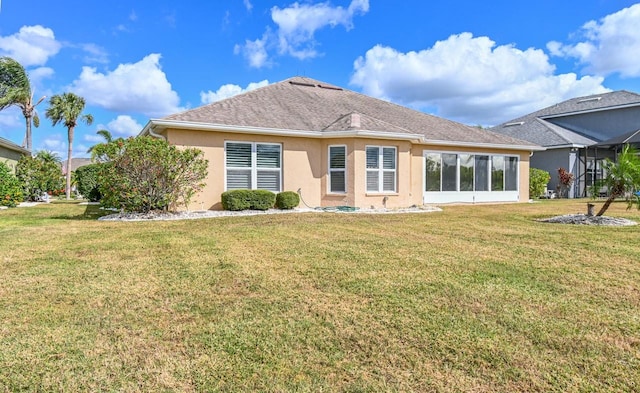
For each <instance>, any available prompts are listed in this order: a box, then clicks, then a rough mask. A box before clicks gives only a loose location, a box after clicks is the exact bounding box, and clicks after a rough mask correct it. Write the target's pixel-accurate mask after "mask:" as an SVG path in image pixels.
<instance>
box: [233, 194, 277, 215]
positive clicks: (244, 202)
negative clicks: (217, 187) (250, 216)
mask: <svg viewBox="0 0 640 393" xmlns="http://www.w3.org/2000/svg"><path fill="white" fill-rule="evenodd" d="M275 202H276V194H274V193H273V192H271V191H267V190H231V191H225V192H223V193H222V208H223V209H224V210H232V211H239V210H247V209H251V210H268V209H270V208H272V207H273V205H274V204H275Z"/></svg>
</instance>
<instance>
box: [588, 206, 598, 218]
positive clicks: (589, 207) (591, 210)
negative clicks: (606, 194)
mask: <svg viewBox="0 0 640 393" xmlns="http://www.w3.org/2000/svg"><path fill="white" fill-rule="evenodd" d="M595 207H596V205H594V204H593V203H587V216H589V217H593V211H594V210H595Z"/></svg>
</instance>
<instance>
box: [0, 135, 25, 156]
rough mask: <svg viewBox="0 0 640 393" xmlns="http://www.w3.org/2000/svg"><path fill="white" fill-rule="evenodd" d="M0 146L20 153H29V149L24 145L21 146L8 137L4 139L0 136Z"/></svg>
mask: <svg viewBox="0 0 640 393" xmlns="http://www.w3.org/2000/svg"><path fill="white" fill-rule="evenodd" d="M0 146H2V147H5V148H7V149H10V150H14V151H17V152H20V153H22V154H27V155H31V152H30V151H29V150H27V149H25V148H24V147H22V146H20V145H17V144H15V143H13V142H11V141H10V140H8V139H4V138H2V137H0Z"/></svg>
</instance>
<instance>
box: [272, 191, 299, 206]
mask: <svg viewBox="0 0 640 393" xmlns="http://www.w3.org/2000/svg"><path fill="white" fill-rule="evenodd" d="M299 204H300V195H298V193H296V192H293V191H283V192H281V193H279V194H278V195H276V207H277V208H278V209H284V210H287V209H293V208H294V207H298V205H299Z"/></svg>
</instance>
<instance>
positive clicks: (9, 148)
mask: <svg viewBox="0 0 640 393" xmlns="http://www.w3.org/2000/svg"><path fill="white" fill-rule="evenodd" d="M24 155H28V156H30V155H31V152H30V151H29V150H27V149H25V148H24V147H20V146H18V145H16V144H15V143H13V142H11V141H10V140H8V139H4V138H1V137H0V162H4V163H6V164H8V165H9V167H10V168H14V169H15V166H16V164H17V163H18V160H20V157H22V156H24Z"/></svg>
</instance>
